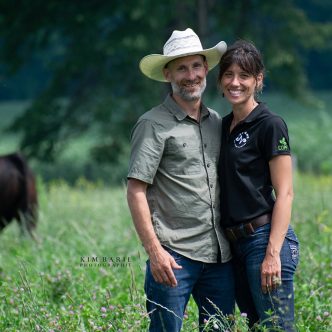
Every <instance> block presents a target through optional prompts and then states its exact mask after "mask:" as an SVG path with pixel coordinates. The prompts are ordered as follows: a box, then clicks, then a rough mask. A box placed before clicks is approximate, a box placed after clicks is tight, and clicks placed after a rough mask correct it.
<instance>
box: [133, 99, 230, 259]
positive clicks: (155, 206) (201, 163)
mask: <svg viewBox="0 0 332 332" xmlns="http://www.w3.org/2000/svg"><path fill="white" fill-rule="evenodd" d="M220 137H221V119H220V117H219V115H218V114H217V113H216V112H215V111H213V110H211V109H208V108H206V107H205V106H202V109H201V121H200V123H198V122H196V121H195V120H193V119H191V118H189V117H188V116H187V115H186V113H185V112H183V111H182V110H181V109H180V108H179V106H178V105H177V103H176V102H175V101H174V100H173V98H172V97H171V96H170V95H169V96H167V98H166V99H165V101H164V102H163V103H162V104H161V105H159V106H157V107H155V108H153V109H152V110H150V111H149V112H147V113H145V114H144V115H143V116H141V117H140V118H139V120H138V121H137V123H136V125H135V126H134V128H133V132H132V139H131V145H132V150H131V156H130V163H129V172H128V178H135V179H138V180H141V181H144V182H146V183H148V187H147V199H148V203H149V207H150V211H151V217H152V223H153V225H154V229H155V232H156V234H157V236H158V238H159V240H160V242H161V244H162V245H165V246H167V247H169V248H171V249H173V250H175V251H176V252H178V253H180V254H182V255H184V256H186V257H189V258H191V259H194V260H198V261H202V262H207V263H212V262H216V261H217V257H218V247H220V253H221V261H222V262H226V261H228V260H229V259H230V258H231V254H230V249H229V244H228V242H227V240H226V238H225V236H224V234H223V231H222V229H221V227H220V211H219V209H220V207H219V184H218V178H217V161H218V159H219V151H220V141H221V138H220Z"/></svg>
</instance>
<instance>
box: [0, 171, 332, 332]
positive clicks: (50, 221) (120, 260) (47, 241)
mask: <svg viewBox="0 0 332 332" xmlns="http://www.w3.org/2000/svg"><path fill="white" fill-rule="evenodd" d="M295 190H296V198H295V202H294V211H293V221H292V222H293V226H294V228H295V230H296V232H297V234H298V236H299V239H300V241H301V261H300V265H299V268H298V271H297V274H296V288H295V292H296V317H297V326H298V330H299V331H300V332H304V331H312V332H321V331H332V303H331V298H332V256H331V250H332V237H331V233H332V223H331V219H332V206H331V204H330V202H331V199H332V177H320V178H313V177H311V176H305V175H297V176H296V177H295ZM39 194H40V220H39V226H38V236H39V238H40V243H39V244H36V243H34V242H33V241H32V240H30V239H25V238H21V237H20V236H19V232H18V228H17V226H16V224H11V225H10V226H9V227H8V228H7V229H6V230H5V231H4V233H3V234H1V238H0V239H1V241H0V268H1V275H0V276H1V286H0V298H1V299H0V331H8V332H14V331H22V332H26V331H49V332H50V331H68V332H71V331H124V332H127V331H133V332H134V331H135V332H136V331H139V332H140V331H145V330H146V327H147V323H148V319H147V317H146V313H145V309H144V293H143V279H144V265H145V259H146V255H145V253H144V251H143V250H142V247H141V245H140V243H139V241H138V240H137V237H136V235H135V232H134V229H133V226H132V224H131V219H130V215H129V211H128V208H127V204H126V200H125V188H124V187H114V188H110V187H105V186H103V185H96V184H91V183H88V182H86V181H84V180H81V181H79V182H78V183H77V184H76V186H75V187H69V186H68V185H67V184H65V183H64V182H54V183H51V184H48V185H47V186H46V185H44V184H43V183H41V182H40V183H39ZM196 318H197V315H196V310H195V305H194V303H193V302H192V300H191V301H190V303H189V306H188V312H187V315H186V318H185V320H184V328H183V331H192V330H194V329H195V327H197V323H196ZM237 318H238V324H239V326H238V328H239V330H238V331H241V332H242V331H246V329H245V328H244V327H243V326H244V322H243V317H240V316H238V317H237ZM241 326H242V327H241Z"/></svg>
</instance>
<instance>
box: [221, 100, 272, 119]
mask: <svg viewBox="0 0 332 332" xmlns="http://www.w3.org/2000/svg"><path fill="white" fill-rule="evenodd" d="M265 108H266V106H265V103H262V102H258V105H257V106H256V107H255V108H254V109H253V110H252V111H251V112H250V113H249V115H248V116H247V117H246V118H245V119H244V120H242V121H241V123H250V122H253V121H255V120H256V119H257V118H259V117H260V115H261V114H262V112H263V110H264V109H265ZM233 117H234V115H233V112H231V113H230V114H229V115H228V116H227V120H228V121H229V123H231V122H232V120H233Z"/></svg>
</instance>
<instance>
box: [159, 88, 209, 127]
mask: <svg viewBox="0 0 332 332" xmlns="http://www.w3.org/2000/svg"><path fill="white" fill-rule="evenodd" d="M163 104H164V106H165V107H166V108H167V109H168V110H169V111H170V112H171V113H172V114H173V115H174V116H175V117H176V118H177V120H179V121H182V120H184V119H185V118H186V117H187V116H188V114H187V113H186V112H185V111H183V110H182V108H181V107H180V106H179V105H178V104H177V103H176V101H175V100H174V99H173V98H172V96H171V94H168V95H167V97H166V99H165V100H164V103H163ZM209 115H210V111H209V109H208V108H207V107H206V106H205V105H204V104H203V103H202V104H201V118H204V117H206V116H209Z"/></svg>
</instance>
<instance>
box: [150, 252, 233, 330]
mask: <svg viewBox="0 0 332 332" xmlns="http://www.w3.org/2000/svg"><path fill="white" fill-rule="evenodd" d="M165 249H166V250H167V251H168V252H169V253H170V254H171V255H172V256H173V257H174V259H175V260H176V262H177V263H178V264H179V265H181V266H182V269H181V270H174V273H175V277H176V279H177V282H178V285H177V286H176V287H174V288H173V287H168V286H165V285H162V284H159V283H157V282H155V280H154V279H153V276H152V274H151V271H150V264H149V261H147V265H146V266H147V268H146V277H145V293H146V296H147V301H146V306H147V310H148V313H149V316H150V320H151V321H150V328H149V331H150V332H178V331H180V330H181V326H182V320H183V316H184V311H185V308H186V305H187V303H188V301H189V298H190V295H191V294H192V295H193V298H194V300H195V302H196V304H197V306H198V310H199V324H200V326H202V325H203V324H204V319H208V318H209V315H213V314H216V313H217V310H216V309H215V307H214V305H215V306H216V307H217V308H219V310H220V311H222V313H223V315H229V314H233V313H234V306H235V292H234V275H233V266H232V263H231V262H228V263H223V264H222V263H202V262H198V261H194V260H191V259H189V258H186V257H184V256H182V255H180V254H178V253H176V252H174V251H172V250H170V249H168V248H165ZM209 300H210V301H211V302H212V303H213V304H212V303H211V302H210V301H209ZM202 329H203V328H200V331H202Z"/></svg>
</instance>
